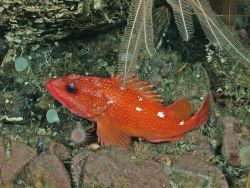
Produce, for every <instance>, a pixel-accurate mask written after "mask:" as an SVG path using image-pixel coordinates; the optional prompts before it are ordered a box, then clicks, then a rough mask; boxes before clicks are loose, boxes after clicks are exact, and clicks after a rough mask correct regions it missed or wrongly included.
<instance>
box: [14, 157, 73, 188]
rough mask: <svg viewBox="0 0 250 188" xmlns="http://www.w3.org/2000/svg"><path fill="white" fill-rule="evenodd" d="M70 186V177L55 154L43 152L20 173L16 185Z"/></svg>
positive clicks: (63, 187)
mask: <svg viewBox="0 0 250 188" xmlns="http://www.w3.org/2000/svg"><path fill="white" fill-rule="evenodd" d="M20 186H21V187H24V186H25V187H29V186H31V187H52V188H57V187H58V188H59V187H60V188H70V187H71V184H70V178H69V175H68V173H67V170H66V169H65V167H64V166H63V164H62V162H61V161H60V160H59V159H58V158H57V157H56V155H54V154H49V153H43V154H41V155H39V156H38V157H36V158H35V159H33V160H32V161H31V162H30V163H29V164H28V165H27V166H26V167H25V168H24V169H23V170H22V171H21V172H20V174H19V175H18V177H17V178H16V180H15V186H14V187H20Z"/></svg>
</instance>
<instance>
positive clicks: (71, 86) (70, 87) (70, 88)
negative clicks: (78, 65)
mask: <svg viewBox="0 0 250 188" xmlns="http://www.w3.org/2000/svg"><path fill="white" fill-rule="evenodd" d="M66 90H67V91H68V92H69V93H72V94H76V92H77V89H76V87H75V86H74V83H68V84H67V85H66Z"/></svg>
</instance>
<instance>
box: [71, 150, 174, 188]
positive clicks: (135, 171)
mask: <svg viewBox="0 0 250 188" xmlns="http://www.w3.org/2000/svg"><path fill="white" fill-rule="evenodd" d="M81 159H83V160H84V161H82V164H86V165H85V167H84V177H82V178H83V181H82V186H86V187H88V186H91V187H97V186H99V187H147V188H150V187H152V188H155V187H157V188H158V187H159V188H160V187H170V183H169V177H168V175H167V174H166V173H165V171H164V167H163V165H161V164H159V163H156V162H153V161H152V160H150V159H148V160H142V159H138V158H136V157H134V156H133V154H132V152H130V151H127V150H124V149H121V148H116V147H112V148H111V149H110V150H98V151H97V152H96V153H94V152H89V153H87V154H85V155H84V154H79V155H77V156H76V157H75V162H74V163H75V164H77V163H78V164H79V161H81ZM85 159H86V160H85ZM80 166H81V165H80ZM77 167H78V165H76V166H75V167H74V168H77ZM75 171H76V170H75ZM78 174H79V173H78ZM75 178H76V177H75ZM76 179H77V178H76ZM78 179H79V178H78Z"/></svg>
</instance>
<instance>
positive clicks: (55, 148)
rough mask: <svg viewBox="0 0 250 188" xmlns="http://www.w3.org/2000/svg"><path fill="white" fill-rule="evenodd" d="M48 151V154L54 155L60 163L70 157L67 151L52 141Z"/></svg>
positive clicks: (58, 143)
mask: <svg viewBox="0 0 250 188" xmlns="http://www.w3.org/2000/svg"><path fill="white" fill-rule="evenodd" d="M49 151H50V153H52V154H55V155H56V156H57V157H58V158H59V159H60V160H62V161H63V160H65V159H67V158H69V156H70V152H69V149H68V148H66V147H65V146H64V145H63V144H61V143H60V142H57V141H52V142H51V143H50V145H49Z"/></svg>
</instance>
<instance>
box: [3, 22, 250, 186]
mask: <svg viewBox="0 0 250 188" xmlns="http://www.w3.org/2000/svg"><path fill="white" fill-rule="evenodd" d="M248 28H249V27H248ZM247 31H248V30H246V32H247ZM248 32H250V31H248ZM122 33H123V29H122V27H121V26H120V25H119V26H117V27H114V28H107V29H106V30H105V32H95V33H91V32H90V33H88V34H86V35H85V34H84V35H81V36H77V38H76V37H74V36H70V37H68V38H67V39H62V40H61V39H60V40H55V39H54V40H53V41H35V40H33V38H32V43H29V44H26V43H25V45H22V43H19V44H18V45H17V44H15V45H13V43H12V42H13V41H14V40H10V41H8V40H5V38H4V37H3V36H1V38H0V44H1V48H0V55H1V58H0V60H1V62H0V64H1V67H0V96H1V97H0V187H25V188H26V187H38V188H40V187H48V188H49V187H52V188H53V187H60V188H63V187H65V188H70V187H77V188H80V187H152V188H156V187H172V188H175V187H176V188H177V187H178V188H179V187H180V188H190V187H194V188H195V187H197V188H198V187H202V188H203V187H206V188H209V187H213V188H217V187H218V188H221V187H235V188H238V187H242V188H243V187H247V188H248V187H249V186H250V101H249V99H250V91H249V88H250V80H249V78H250V68H249V66H248V67H247V66H245V65H243V64H240V63H236V62H235V60H233V59H231V58H230V57H227V55H225V54H224V53H217V52H216V51H214V54H213V55H212V60H211V62H207V59H206V56H208V55H209V52H211V51H209V50H213V48H212V47H210V48H209V47H207V50H206V47H205V44H207V43H208V42H207V41H206V40H201V39H202V38H204V36H199V34H197V33H196V34H195V37H194V39H193V40H192V41H191V42H190V43H189V44H188V43H182V42H181V41H180V39H179V38H178V37H179V36H176V35H175V34H173V33H176V28H172V29H171V26H170V29H169V33H168V35H167V37H165V38H163V44H162V48H161V49H160V50H158V51H157V53H156V55H155V56H154V57H153V58H152V59H151V60H147V61H143V62H142V63H141V64H140V65H139V66H138V71H137V72H138V73H137V74H138V75H139V77H140V78H141V79H143V80H147V81H149V82H150V83H151V84H153V85H154V86H155V89H156V90H157V91H158V93H159V94H161V96H162V98H163V99H164V104H166V105H168V104H171V103H172V102H174V101H176V100H177V99H179V98H183V97H185V98H187V99H188V100H189V101H190V103H191V104H192V107H193V109H194V111H196V110H197V109H198V108H199V106H200V105H201V103H202V101H203V99H204V96H205V95H206V93H207V91H208V90H211V92H212V95H213V99H214V100H213V102H212V107H211V109H210V116H209V120H208V122H207V124H206V125H205V126H204V127H202V128H200V129H197V130H194V131H192V132H189V133H188V134H187V135H185V136H184V137H183V138H182V139H180V140H178V141H173V142H165V143H159V144H153V143H149V142H147V141H144V140H140V139H136V138H135V139H133V140H132V142H131V144H130V147H129V148H128V149H126V150H124V149H122V148H119V147H114V146H100V145H99V144H98V142H97V138H96V135H95V124H93V123H91V122H89V121H87V120H85V119H82V118H80V117H77V116H76V115H74V114H72V113H71V112H69V110H67V109H66V108H65V107H63V106H62V105H61V104H59V103H58V102H57V101H55V100H54V99H53V98H52V97H51V96H50V95H49V94H48V92H47V91H46V89H45V87H44V84H45V82H46V80H48V79H49V78H54V77H62V76H66V75H68V74H70V73H74V74H81V75H94V76H99V77H110V75H111V74H112V73H115V71H116V69H117V62H118V53H119V50H118V49H119V45H120V41H121V37H122ZM30 35H32V34H30ZM249 35H250V34H249ZM8 36H9V37H13V38H15V35H10V33H8ZM50 36H51V35H50ZM243 39H244V40H242V42H243V43H244V44H245V45H246V46H247V48H249V47H250V39H249V37H248V36H244V38H243ZM208 48H209V49H208ZM210 56H211V53H210ZM18 57H22V58H24V59H21V60H23V61H27V66H24V67H23V69H22V67H21V68H20V67H19V69H18V68H17V64H16V62H17V61H16V60H17V58H18ZM19 60H20V59H19ZM24 64H26V63H24ZM201 65H202V66H203V67H204V68H205V70H206V72H207V74H208V78H206V76H205V74H204V71H203V70H202V69H201V67H200V66H201ZM22 66H23V65H22ZM208 79H209V81H210V85H211V86H210V87H211V88H209V87H208V85H207V81H208ZM124 108H126V106H124ZM49 110H55V111H56V112H57V114H58V119H56V121H53V120H51V122H48V117H46V114H47V112H48V111H49ZM74 130H84V131H87V136H86V135H85V137H84V139H82V140H81V138H79V135H74V134H73V133H75V132H74ZM80 136H81V135H80ZM79 139H80V140H79Z"/></svg>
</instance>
